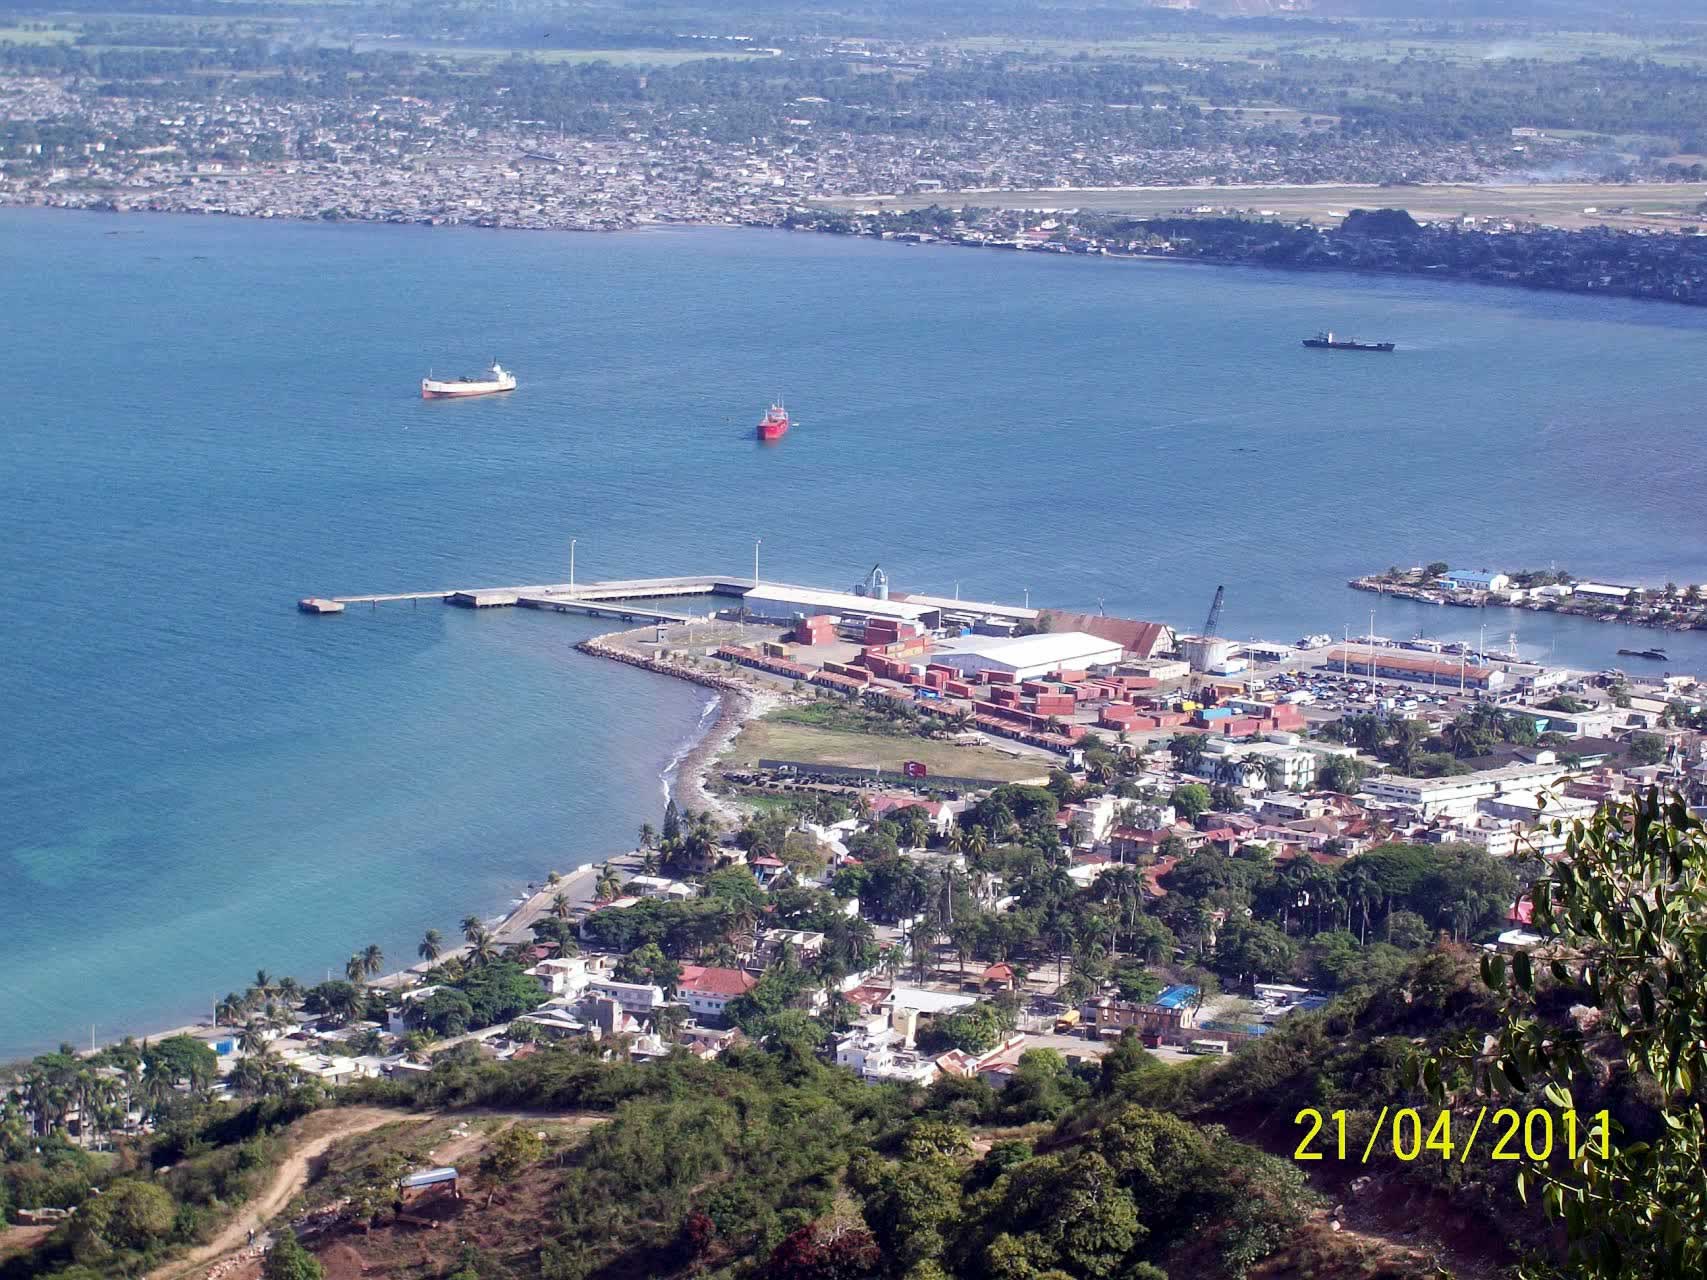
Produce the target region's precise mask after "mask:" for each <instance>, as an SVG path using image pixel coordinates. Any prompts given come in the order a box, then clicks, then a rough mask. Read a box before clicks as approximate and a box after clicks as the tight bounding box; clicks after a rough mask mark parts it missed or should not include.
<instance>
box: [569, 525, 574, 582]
mask: <svg viewBox="0 0 1707 1280" xmlns="http://www.w3.org/2000/svg"><path fill="white" fill-rule="evenodd" d="M569 594H570V595H574V594H575V539H573V538H571V539H569Z"/></svg>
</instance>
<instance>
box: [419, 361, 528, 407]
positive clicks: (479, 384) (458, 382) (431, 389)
mask: <svg viewBox="0 0 1707 1280" xmlns="http://www.w3.org/2000/svg"><path fill="white" fill-rule="evenodd" d="M515 389H516V375H515V374H513V373H511V372H510V371H509V370H508V369H506V368H504V366H503V365H501V364H499V363H498V362H497V361H496V360H494V361H493V362H492V367H491V368H490V369H488V370H486V372H485V373H484V374H482V375H481V376H480V377H477V378H457V379H454V380H450V381H441V380H439V379H437V378H430V377H429V378H422V379H421V399H423V400H446V399H453V398H456V397H459V396H490V395H496V394H497V393H498V392H500V391H514V390H515Z"/></svg>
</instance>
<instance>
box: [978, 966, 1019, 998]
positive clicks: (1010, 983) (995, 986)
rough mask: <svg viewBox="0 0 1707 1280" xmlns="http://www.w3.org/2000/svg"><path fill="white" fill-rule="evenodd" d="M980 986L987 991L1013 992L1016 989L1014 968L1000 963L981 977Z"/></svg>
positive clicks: (979, 979) (979, 978) (985, 971)
mask: <svg viewBox="0 0 1707 1280" xmlns="http://www.w3.org/2000/svg"><path fill="white" fill-rule="evenodd" d="M978 985H979V986H980V987H982V988H983V989H984V990H986V991H992V990H994V991H1012V990H1013V989H1014V971H1013V967H1012V966H1011V965H1007V964H1003V963H1001V962H999V961H998V962H997V963H996V964H993V965H991V966H990V967H989V968H988V969H986V970H984V972H983V973H982V974H980V975H979V977H978Z"/></svg>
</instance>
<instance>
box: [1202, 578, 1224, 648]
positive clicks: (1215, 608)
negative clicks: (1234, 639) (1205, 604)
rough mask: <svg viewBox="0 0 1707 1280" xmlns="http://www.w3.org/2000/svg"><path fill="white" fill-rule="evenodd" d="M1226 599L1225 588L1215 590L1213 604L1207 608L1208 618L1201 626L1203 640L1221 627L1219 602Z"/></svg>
mask: <svg viewBox="0 0 1707 1280" xmlns="http://www.w3.org/2000/svg"><path fill="white" fill-rule="evenodd" d="M1226 597H1227V588H1226V587H1224V586H1221V587H1216V588H1215V603H1214V604H1212V605H1210V606H1209V618H1208V620H1207V621H1206V622H1204V624H1203V634H1204V636H1205V638H1207V637H1209V636H1212V635H1214V634H1215V629H1216V628H1217V627H1219V626H1220V625H1221V602H1222V601H1223V600H1224V599H1226Z"/></svg>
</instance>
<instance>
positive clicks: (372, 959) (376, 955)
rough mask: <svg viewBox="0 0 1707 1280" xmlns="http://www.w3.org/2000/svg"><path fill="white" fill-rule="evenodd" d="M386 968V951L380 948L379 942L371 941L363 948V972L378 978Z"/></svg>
mask: <svg viewBox="0 0 1707 1280" xmlns="http://www.w3.org/2000/svg"><path fill="white" fill-rule="evenodd" d="M384 969H385V952H383V951H381V950H380V949H379V944H378V943H377V942H370V943H368V944H367V946H365V947H363V948H362V973H363V974H365V975H366V976H367V977H370V978H376V977H378V976H379V975H380V973H381V972H382V971H383V970H384Z"/></svg>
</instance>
